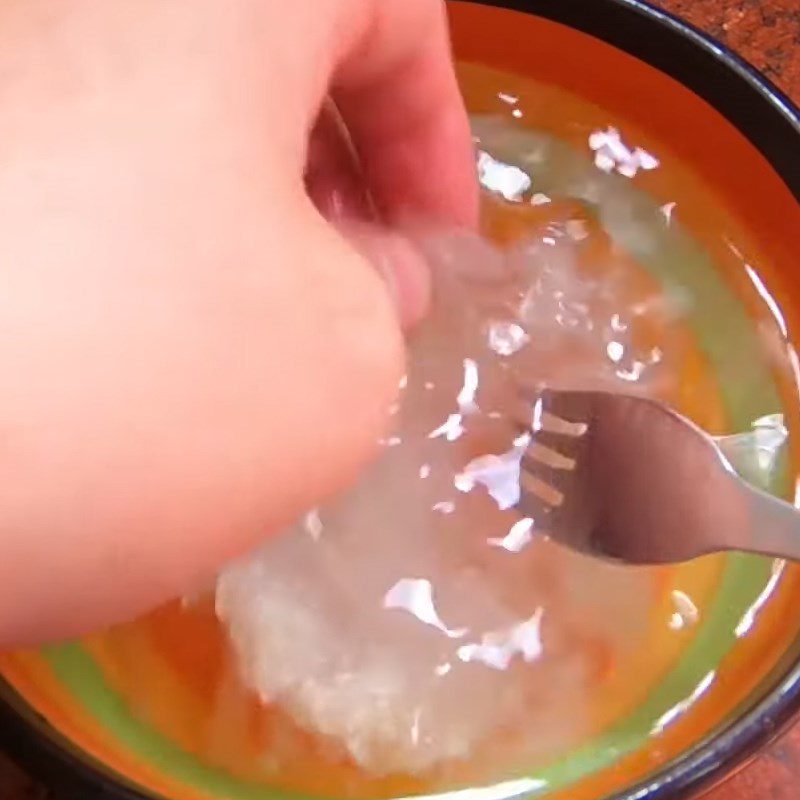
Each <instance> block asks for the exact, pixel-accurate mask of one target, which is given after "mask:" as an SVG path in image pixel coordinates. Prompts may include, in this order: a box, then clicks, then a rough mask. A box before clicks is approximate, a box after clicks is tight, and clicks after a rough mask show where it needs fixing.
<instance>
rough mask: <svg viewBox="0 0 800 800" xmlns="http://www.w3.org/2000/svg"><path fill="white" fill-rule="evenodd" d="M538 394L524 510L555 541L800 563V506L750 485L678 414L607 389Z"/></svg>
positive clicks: (610, 552) (629, 555)
mask: <svg viewBox="0 0 800 800" xmlns="http://www.w3.org/2000/svg"><path fill="white" fill-rule="evenodd" d="M527 399H528V402H527V404H526V407H527V409H528V410H529V411H530V418H529V419H526V420H525V426H526V428H527V429H528V430H529V432H530V433H531V435H532V439H531V444H530V446H529V447H528V450H527V452H526V454H525V456H524V458H523V469H522V473H521V484H522V501H521V504H520V510H521V511H522V513H524V514H525V515H526V516H530V517H532V518H533V519H535V521H536V525H537V528H539V529H540V530H542V531H543V532H545V533H546V534H548V535H549V536H550V537H551V538H553V539H555V540H557V541H559V542H561V543H563V544H565V545H567V546H569V547H572V548H574V549H576V550H580V551H581V552H584V553H589V554H592V555H595V556H600V557H604V558H612V559H615V560H620V561H624V562H628V563H631V564H661V563H670V562H681V561H687V560H690V559H692V558H696V557H698V556H701V555H705V554H708V553H713V552H719V551H725V550H741V551H746V552H752V553H761V554H764V555H770V556H778V557H783V558H788V559H794V560H799V561H800V512H798V511H797V509H795V508H794V507H793V506H792V505H790V504H789V503H786V502H784V501H782V500H779V499H777V498H775V497H773V496H771V495H769V494H767V493H765V492H763V491H760V490H759V489H756V488H754V487H753V486H751V485H749V484H748V483H746V482H745V481H744V480H743V479H742V478H740V477H739V476H738V475H737V474H736V473H735V472H734V470H733V468H732V466H731V465H730V463H729V462H728V461H727V459H726V458H725V456H724V455H723V453H722V451H721V450H720V448H719V447H718V445H717V443H716V442H715V440H714V439H713V438H712V437H711V436H709V435H708V434H706V433H704V432H703V431H702V430H700V429H699V428H698V427H697V426H696V425H694V424H693V423H692V422H690V421H689V420H687V419H685V418H684V417H682V416H680V415H679V414H677V413H676V412H675V411H672V410H671V409H669V408H667V407H666V406H664V405H662V404H660V403H657V402H653V401H651V400H646V399H641V398H637V397H630V396H625V395H618V394H611V393H604V392H574V391H546V392H544V393H542V394H538V393H536V394H535V395H534V394H532V393H531V394H530V396H529V397H528V398H527ZM526 413H527V412H526Z"/></svg>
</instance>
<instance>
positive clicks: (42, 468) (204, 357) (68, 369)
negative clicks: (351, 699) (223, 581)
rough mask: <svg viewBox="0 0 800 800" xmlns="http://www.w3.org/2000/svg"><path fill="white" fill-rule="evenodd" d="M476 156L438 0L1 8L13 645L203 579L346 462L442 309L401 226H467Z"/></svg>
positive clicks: (358, 462) (84, 627)
mask: <svg viewBox="0 0 800 800" xmlns="http://www.w3.org/2000/svg"><path fill="white" fill-rule="evenodd" d="M327 97H333V99H334V100H335V102H336V105H337V106H338V107H339V108H340V110H341V113H342V116H343V117H344V120H345V122H346V124H347V127H348V129H349V130H350V132H351V134H352V137H353V142H354V146H355V149H356V150H357V152H358V154H359V157H360V160H361V163H362V167H363V178H362V180H361V182H360V183H359V182H358V181H355V182H354V179H353V176H352V175H349V174H347V172H346V171H344V170H343V169H340V166H341V164H340V162H339V161H338V160H337V158H335V157H334V156H331V157H326V156H325V154H326V153H328V155H330V154H331V153H332V152H333V151H332V150H331V149H330V148H331V144H330V140H329V139H328V137H327V135H326V133H325V129H326V126H325V125H324V124H321V125H319V126H317V129H316V131H317V132H316V133H315V134H314V136H313V137H311V135H310V132H311V131H312V129H314V127H315V122H316V120H317V118H318V114H319V111H320V108H321V107H322V105H323V102H324V101H325V99H326V98H327ZM310 138H313V140H314V141H313V143H312V146H311V147H310V146H309V139H310ZM309 159H310V161H309ZM434 164H435V165H436V168H435V170H433V172H432V170H431V165H434ZM472 164H473V159H472V152H471V142H470V137H469V131H468V126H467V119H466V115H465V112H464V109H463V107H462V104H461V101H460V99H459V95H458V92H457V87H456V84H455V79H454V74H453V67H452V62H451V57H450V53H449V44H448V40H447V32H446V21H445V18H444V12H443V8H442V5H441V4H440V2H438V0H313V2H304V3H284V2H278V0H228V2H224V3H223V2H220V0H193V1H192V2H189V1H188V0H112V2H102V3H101V2H73V1H72V0H11V2H4V3H2V4H0V470H2V479H0V646H14V645H19V644H29V643H35V642H39V641H43V640H47V639H53V638H60V637H63V636H69V635H74V634H77V633H81V632H84V631H88V630H92V629H95V628H98V627H101V626H104V625H108V624H111V623H115V622H118V621H121V620H125V619H129V618H131V617H133V616H135V615H137V614H140V613H143V612H145V611H147V610H148V609H150V608H152V607H154V606H156V605H158V604H160V603H162V602H165V601H167V600H169V599H170V598H172V597H176V596H178V595H180V594H182V593H187V592H193V591H196V590H198V589H202V588H203V587H205V586H207V585H208V584H209V582H210V581H212V580H213V576H214V574H215V571H216V570H217V569H218V567H219V566H220V565H221V564H222V563H224V562H225V561H226V560H228V559H230V558H232V557H236V556H237V555H239V554H241V553H243V552H246V551H247V550H248V549H249V548H252V547H253V546H255V545H256V544H257V543H258V542H259V541H260V540H262V539H263V538H264V537H265V536H269V535H274V534H276V532H278V531H280V530H281V529H282V528H283V527H284V526H285V525H286V524H287V523H290V522H291V521H293V520H294V519H296V518H297V516H298V515H299V514H300V513H301V512H302V511H303V510H304V509H305V508H308V507H310V506H313V505H314V504H316V503H318V502H320V501H321V500H324V499H325V498H327V497H329V496H331V495H332V494H334V493H336V492H338V491H340V490H341V489H342V488H343V487H346V486H347V485H348V484H349V483H350V482H352V480H353V479H354V478H355V477H356V476H357V474H358V473H359V471H360V470H361V469H363V468H364V466H365V465H366V464H368V463H369V461H370V459H371V458H373V457H374V455H375V452H376V442H377V440H378V439H379V437H380V435H381V433H382V431H383V429H384V426H385V424H386V410H387V408H388V407H389V405H390V404H391V402H392V401H393V398H394V396H395V392H396V390H397V386H398V382H399V380H400V378H401V376H402V374H403V335H402V327H403V326H406V327H407V326H409V325H411V324H413V323H414V321H415V320H417V319H418V318H419V317H420V316H421V315H422V314H423V313H424V308H425V302H426V292H427V288H426V287H427V276H426V274H425V270H424V266H423V265H422V263H421V262H419V261H418V260H417V259H416V257H415V256H414V254H413V252H412V251H411V250H409V249H408V247H407V246H406V244H405V243H404V241H403V239H402V238H401V237H400V236H399V235H398V234H397V233H396V232H393V225H394V224H395V223H396V222H397V221H398V220H400V219H402V218H403V217H404V216H406V215H409V214H411V215H414V216H417V217H424V218H425V219H428V220H432V221H434V222H436V223H442V224H446V225H448V226H449V225H456V226H470V225H472V224H474V221H475V216H476V204H477V200H476V190H475V181H474V176H473V170H472ZM330 165H334V166H333V167H332V168H331V166H330ZM305 176H307V178H308V180H305ZM364 187H366V188H367V189H368V190H369V192H370V193H371V194H372V197H373V198H374V205H375V207H376V208H377V210H378V213H379V214H380V217H381V218H382V220H384V221H385V222H386V223H387V225H388V227H385V228H382V229H381V231H377V230H373V231H371V232H368V233H366V234H365V232H364V230H363V229H362V228H358V229H357V230H358V234H357V238H358V240H359V241H358V246H354V244H353V239H352V235H351V234H352V231H353V228H352V227H351V226H349V225H348V226H345V229H346V230H347V231H348V235H344V234H343V233H342V232H341V229H340V228H339V227H337V226H335V225H333V224H332V223H331V222H330V221H329V220H328V219H326V215H330V214H331V213H333V212H334V211H336V212H337V214H338V213H340V212H341V211H342V207H343V206H344V209H345V214H344V216H345V217H347V218H348V219H351V218H352V217H353V216H354V215H356V214H359V215H360V214H364V213H365V212H364V209H363V205H362V203H361V202H360V200H359V197H360V196H361V194H362V193H363V189H364ZM309 195H310V196H309ZM331 198H333V199H331ZM315 203H316V205H315ZM365 253H368V254H370V255H376V256H378V261H379V262H380V265H381V270H382V271H383V273H384V276H383V277H381V275H380V274H379V270H376V269H375V267H374V266H373V265H372V264H371V263H370V260H369V259H368V258H365V257H364V254H365Z"/></svg>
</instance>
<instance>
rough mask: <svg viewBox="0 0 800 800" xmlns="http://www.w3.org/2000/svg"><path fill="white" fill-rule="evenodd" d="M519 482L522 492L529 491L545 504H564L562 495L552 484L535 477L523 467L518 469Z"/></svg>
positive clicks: (555, 505)
mask: <svg viewBox="0 0 800 800" xmlns="http://www.w3.org/2000/svg"><path fill="white" fill-rule="evenodd" d="M519 483H520V487H521V489H522V492H523V494H525V493H529V494H533V495H535V496H536V497H538V498H539V499H540V500H541V501H542V502H543V503H544V504H545V505H548V506H551V507H552V508H560V507H561V506H562V505H563V504H564V495H563V493H562V492H559V491H558V489H556V488H555V487H554V486H551V485H550V484H549V483H546V482H545V481H543V480H541V479H540V478H537V477H536V476H535V475H534V474H533V473H531V472H528V471H527V470H525V469H523V470H521V471H520V475H519Z"/></svg>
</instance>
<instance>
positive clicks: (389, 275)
mask: <svg viewBox="0 0 800 800" xmlns="http://www.w3.org/2000/svg"><path fill="white" fill-rule="evenodd" d="M343 230H344V233H345V235H346V236H347V238H348V239H349V240H350V241H351V242H352V243H353V245H354V246H355V247H356V248H357V249H358V250H359V252H361V254H362V255H363V256H364V257H365V258H366V259H367V260H368V261H369V262H370V264H372V266H373V267H374V268H375V269H376V270H377V272H378V273H379V274H380V275H381V277H382V278H383V281H384V283H385V285H386V288H387V291H388V292H389V294H390V296H391V298H392V302H393V303H394V306H395V308H396V309H397V313H398V316H399V318H400V323H401V325H402V327H403V329H404V330H405V331H409V330H411V329H413V328H414V327H415V326H416V325H418V324H419V323H420V322H421V321H422V320H423V319H424V318H425V316H426V314H427V312H428V308H429V306H430V302H431V291H432V288H431V276H430V268H429V266H428V263H427V260H426V258H425V256H424V254H423V253H422V251H421V250H419V249H418V248H417V247H416V246H415V245H414V244H413V242H412V241H411V240H410V239H409V238H407V237H406V236H403V235H402V234H401V233H397V232H393V231H387V230H384V229H381V228H378V227H377V226H372V225H365V224H360V225H347V226H345V227H344V229H343Z"/></svg>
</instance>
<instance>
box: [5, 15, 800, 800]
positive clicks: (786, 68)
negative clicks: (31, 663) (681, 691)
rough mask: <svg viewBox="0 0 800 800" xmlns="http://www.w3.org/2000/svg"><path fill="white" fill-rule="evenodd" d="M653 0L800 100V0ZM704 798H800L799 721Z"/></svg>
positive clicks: (26, 786) (19, 776) (16, 788)
mask: <svg viewBox="0 0 800 800" xmlns="http://www.w3.org/2000/svg"><path fill="white" fill-rule="evenodd" d="M653 1H654V2H655V4H656V5H660V6H663V7H664V8H666V9H668V10H670V11H672V12H674V13H676V14H680V15H681V16H683V17H685V18H686V19H688V20H689V21H690V22H692V23H694V24H695V25H697V26H698V27H700V28H703V29H704V30H706V31H708V32H709V33H711V34H712V35H714V36H716V37H717V38H718V39H720V40H722V41H723V42H725V43H726V44H728V45H729V46H730V47H732V48H733V49H734V50H737V51H738V52H739V53H741V54H742V55H743V56H744V57H745V58H747V59H748V60H749V61H750V62H751V63H752V64H754V65H755V66H757V67H758V68H759V69H760V70H762V71H763V72H764V74H766V75H767V76H768V77H769V78H770V79H771V80H772V81H773V82H774V83H776V84H777V85H778V86H779V87H780V88H781V89H783V91H784V92H786V93H787V94H788V95H789V96H790V97H792V98H793V99H794V100H795V102H798V103H800V0H653ZM587 2H591V0H587ZM799 157H800V154H799ZM45 798H47V799H48V800H59V798H58V797H57V796H53V795H52V794H50V793H48V792H47V791H46V790H45V789H44V788H43V787H42V786H40V785H39V784H38V783H37V782H36V780H35V776H28V775H25V774H23V773H22V772H20V771H19V770H17V769H16V768H15V767H13V766H12V765H11V764H10V763H9V762H8V761H7V760H6V759H5V758H4V757H3V756H2V754H0V800H45ZM86 800H91V798H86ZM705 800H800V725H799V726H798V727H797V728H795V729H794V730H793V731H792V732H790V733H789V734H788V735H787V736H786V737H785V738H784V739H783V740H782V741H781V742H779V743H778V744H777V745H775V746H773V747H772V748H771V749H770V750H769V751H768V752H767V753H766V754H764V755H762V756H760V757H759V758H758V759H757V760H756V761H755V762H754V763H753V764H751V765H750V766H748V767H746V768H745V769H744V770H743V771H742V772H740V773H739V775H737V776H736V777H734V778H732V779H731V780H730V781H728V782H727V783H725V784H724V785H723V786H720V787H719V788H717V789H715V790H714V791H713V792H711V793H710V794H708V795H707V796H706V798H705Z"/></svg>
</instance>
